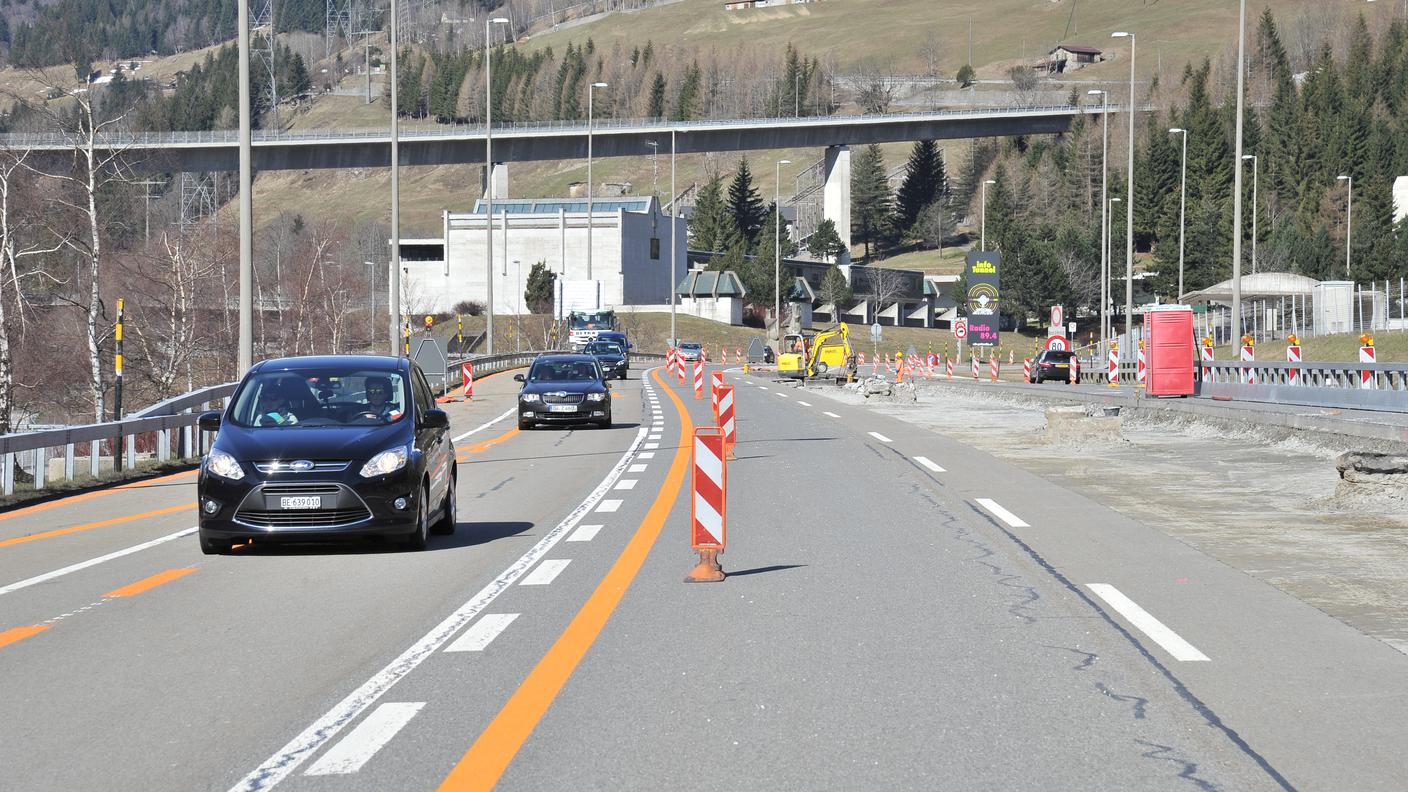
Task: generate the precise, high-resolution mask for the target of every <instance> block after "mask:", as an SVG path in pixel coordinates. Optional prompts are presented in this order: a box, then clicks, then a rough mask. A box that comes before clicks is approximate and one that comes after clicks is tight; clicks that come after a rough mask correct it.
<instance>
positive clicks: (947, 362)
mask: <svg viewBox="0 0 1408 792" xmlns="http://www.w3.org/2000/svg"><path fill="white" fill-rule="evenodd" d="M944 374H945V375H947V376H948V378H949V379H953V358H944Z"/></svg>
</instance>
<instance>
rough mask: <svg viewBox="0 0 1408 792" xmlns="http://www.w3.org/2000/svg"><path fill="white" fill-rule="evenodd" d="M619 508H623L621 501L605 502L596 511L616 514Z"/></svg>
mask: <svg viewBox="0 0 1408 792" xmlns="http://www.w3.org/2000/svg"><path fill="white" fill-rule="evenodd" d="M619 508H621V501H618V500H604V501H602V502H601V504H600V505H599V506H597V507H596V510H597V511H599V512H614V511H616V510H617V509H619Z"/></svg>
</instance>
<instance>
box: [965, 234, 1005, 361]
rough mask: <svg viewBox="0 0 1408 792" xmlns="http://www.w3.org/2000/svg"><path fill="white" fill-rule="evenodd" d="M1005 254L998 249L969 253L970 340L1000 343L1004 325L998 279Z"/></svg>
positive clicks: (990, 343)
mask: <svg viewBox="0 0 1408 792" xmlns="http://www.w3.org/2000/svg"><path fill="white" fill-rule="evenodd" d="M1001 264H1002V254H1001V253H998V252H996V251H976V250H975V251H971V252H969V253H968V269H967V271H968V343H970V344H972V345H973V346H997V344H998V340H999V336H998V330H999V327H1000V325H1001V318H1002V313H1001V311H1000V310H999V307H1000V305H1001V296H1002V291H1001V288H1000V285H999V281H998V271H999V270H1000V269H1001Z"/></svg>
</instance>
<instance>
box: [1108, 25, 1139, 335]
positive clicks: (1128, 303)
mask: <svg viewBox="0 0 1408 792" xmlns="http://www.w3.org/2000/svg"><path fill="white" fill-rule="evenodd" d="M1110 35H1111V37H1112V38H1127V39H1129V108H1128V110H1129V162H1128V163H1127V164H1126V165H1125V169H1126V170H1127V173H1125V192H1124V194H1125V198H1127V199H1128V200H1127V201H1125V202H1124V213H1125V214H1124V278H1125V280H1124V331H1125V333H1126V334H1128V335H1130V336H1131V337H1132V336H1133V333H1134V105H1135V100H1136V97H1135V94H1134V41H1135V39H1134V34H1133V33H1130V32H1128V31H1118V32H1115V33H1112V34H1110Z"/></svg>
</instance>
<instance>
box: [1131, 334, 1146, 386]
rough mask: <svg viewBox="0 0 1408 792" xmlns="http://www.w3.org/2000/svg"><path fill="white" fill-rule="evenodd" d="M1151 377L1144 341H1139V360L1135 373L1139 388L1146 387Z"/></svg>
mask: <svg viewBox="0 0 1408 792" xmlns="http://www.w3.org/2000/svg"><path fill="white" fill-rule="evenodd" d="M1148 377H1149V363H1148V361H1147V359H1146V358H1145V357H1144V339H1142V338H1141V339H1139V359H1138V363H1137V364H1136V368H1135V372H1134V381H1135V384H1136V386H1137V387H1140V388H1142V387H1144V385H1145V383H1146V382H1147V381H1148Z"/></svg>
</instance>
